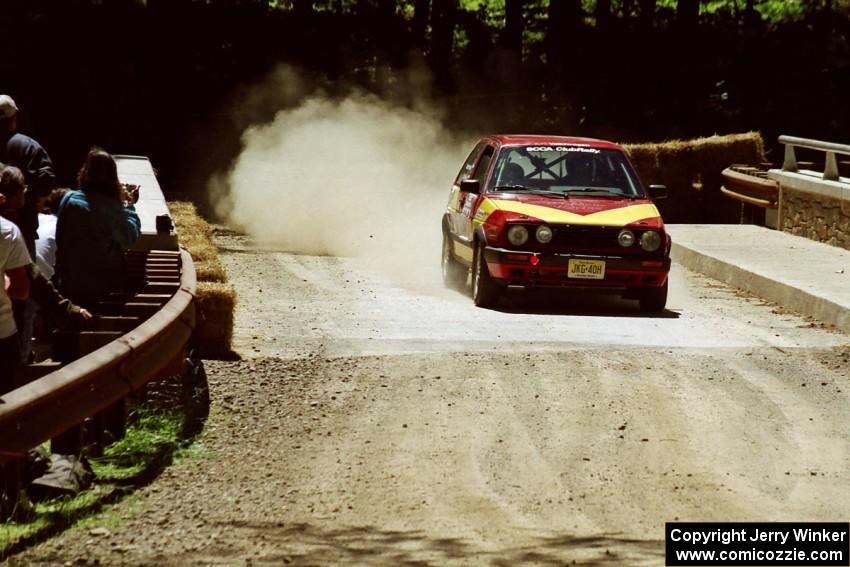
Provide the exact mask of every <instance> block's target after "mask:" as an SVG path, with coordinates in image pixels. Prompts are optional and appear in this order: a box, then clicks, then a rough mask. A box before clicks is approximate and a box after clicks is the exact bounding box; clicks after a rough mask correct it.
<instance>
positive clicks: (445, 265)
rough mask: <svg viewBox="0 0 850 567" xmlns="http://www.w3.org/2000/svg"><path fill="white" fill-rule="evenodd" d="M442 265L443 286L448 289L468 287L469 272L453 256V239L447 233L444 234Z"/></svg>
mask: <svg viewBox="0 0 850 567" xmlns="http://www.w3.org/2000/svg"><path fill="white" fill-rule="evenodd" d="M440 265H441V267H442V271H443V284H445V286H446V287H450V288H457V287H460V286H461V285H466V276H467V273H468V272H469V270H467V269H466V266H464V265H463V264H461V263H460V262H458V261H457V260H455V259H454V257H453V256H452V239H451V237H450V236H449V235H448V234H447V233H445V232H443V254H442V259H441V261H440Z"/></svg>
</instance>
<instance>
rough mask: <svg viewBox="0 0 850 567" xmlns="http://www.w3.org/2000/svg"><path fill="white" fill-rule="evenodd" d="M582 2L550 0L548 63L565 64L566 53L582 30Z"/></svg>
mask: <svg viewBox="0 0 850 567" xmlns="http://www.w3.org/2000/svg"><path fill="white" fill-rule="evenodd" d="M582 18H583V14H582V9H581V0H549V14H548V26H547V28H546V61H547V62H548V63H549V64H550V65H553V66H556V67H557V66H560V65H562V64H563V63H564V59H565V58H564V53H565V52H566V50H567V49H566V48H567V47H568V46H569V45H570V44H571V43H573V44H574V43H577V42H576V36H577V35H578V33H579V30H580V29H581V22H582Z"/></svg>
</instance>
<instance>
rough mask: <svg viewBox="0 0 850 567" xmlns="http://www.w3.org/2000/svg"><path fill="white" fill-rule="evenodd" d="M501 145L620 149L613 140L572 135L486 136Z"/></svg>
mask: <svg viewBox="0 0 850 567" xmlns="http://www.w3.org/2000/svg"><path fill="white" fill-rule="evenodd" d="M488 138H490V139H491V140H495V141H497V142H498V143H499V144H501V145H503V146H527V145H551V144H558V145H566V146H588V147H591V148H599V149H609V150H621V151H622V149H623V148H622V147H620V146H619V145H617V144H615V143H614V142H607V141H605V140H597V139H595V138H577V137H572V136H541V135H535V134H495V135H492V136H488Z"/></svg>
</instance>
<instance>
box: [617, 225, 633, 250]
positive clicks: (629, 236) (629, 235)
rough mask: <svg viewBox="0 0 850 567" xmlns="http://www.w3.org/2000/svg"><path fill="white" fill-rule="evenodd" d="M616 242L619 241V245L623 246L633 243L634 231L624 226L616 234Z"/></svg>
mask: <svg viewBox="0 0 850 567" xmlns="http://www.w3.org/2000/svg"><path fill="white" fill-rule="evenodd" d="M617 242H619V243H620V246H622V247H623V248H628V247H629V246H631V245H632V244H634V243H635V233H634V232H632V231H631V230H629V229H627V228H624V229H623V230H621V231H620V234H618V235H617Z"/></svg>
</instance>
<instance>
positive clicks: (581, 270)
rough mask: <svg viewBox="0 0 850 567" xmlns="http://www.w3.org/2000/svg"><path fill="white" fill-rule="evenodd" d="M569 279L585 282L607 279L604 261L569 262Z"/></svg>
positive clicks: (573, 260) (572, 260) (574, 260)
mask: <svg viewBox="0 0 850 567" xmlns="http://www.w3.org/2000/svg"><path fill="white" fill-rule="evenodd" d="M567 277H568V278H579V279H584V280H601V279H604V278H605V261H604V260H576V259H571V260H569V262H567Z"/></svg>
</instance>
